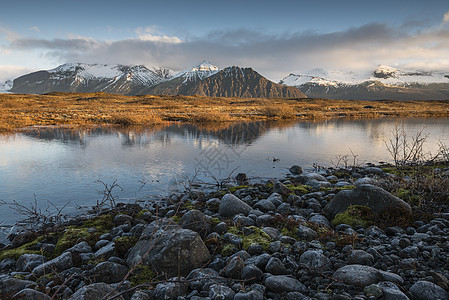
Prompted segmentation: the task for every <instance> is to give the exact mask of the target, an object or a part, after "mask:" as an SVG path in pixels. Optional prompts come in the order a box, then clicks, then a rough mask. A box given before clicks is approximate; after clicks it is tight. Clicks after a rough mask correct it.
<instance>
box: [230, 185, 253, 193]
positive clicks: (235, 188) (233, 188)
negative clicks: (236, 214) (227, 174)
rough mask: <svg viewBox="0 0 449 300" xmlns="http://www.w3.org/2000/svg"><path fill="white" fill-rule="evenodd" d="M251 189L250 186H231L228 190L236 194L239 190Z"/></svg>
mask: <svg viewBox="0 0 449 300" xmlns="http://www.w3.org/2000/svg"><path fill="white" fill-rule="evenodd" d="M249 187H250V186H249V185H239V186H231V187H229V188H228V191H229V192H231V193H233V194H234V193H235V191H237V190H241V189H246V188H249Z"/></svg>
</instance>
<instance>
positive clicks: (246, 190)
mask: <svg viewBox="0 0 449 300" xmlns="http://www.w3.org/2000/svg"><path fill="white" fill-rule="evenodd" d="M416 168H418V166H410V168H403V169H402V168H401V169H400V170H399V169H395V168H394V167H392V166H391V165H378V166H374V165H372V164H367V166H363V167H359V166H358V167H350V168H341V169H332V168H326V169H322V170H317V172H307V173H305V172H303V171H302V168H301V167H299V166H293V167H291V168H290V173H291V174H289V175H288V176H287V177H285V178H280V179H273V180H269V181H267V182H257V183H251V181H248V179H247V178H246V176H245V175H243V174H239V175H237V176H236V177H235V178H233V180H232V182H229V185H228V186H226V187H222V189H221V190H219V191H217V192H213V193H206V192H204V191H203V190H202V189H201V187H193V185H192V186H190V187H189V188H188V189H186V191H185V192H182V193H179V194H175V195H172V196H170V197H167V198H166V199H165V200H166V205H165V206H162V205H161V206H157V205H148V206H146V207H141V206H139V205H136V204H120V205H117V207H116V208H115V209H112V210H111V209H109V208H107V207H105V208H106V209H105V210H104V211H102V212H101V213H97V214H95V215H91V216H90V217H86V216H78V217H77V218H74V219H71V220H70V221H69V222H68V223H67V224H65V225H64V226H61V227H58V226H56V225H53V226H48V225H46V229H45V230H44V231H42V232H41V233H40V234H39V233H38V234H37V235H32V234H29V233H28V234H27V233H25V232H24V233H18V234H17V235H16V236H14V239H13V243H16V246H17V247H16V248H11V247H10V248H9V249H2V250H1V251H0V256H1V257H2V259H3V260H0V266H1V268H3V269H1V270H0V273H2V274H4V275H5V276H6V277H1V276H0V286H2V283H3V282H4V281H5V280H6V279H5V278H13V279H8V280H13V281H14V282H15V283H17V284H19V283H22V282H27V284H31V283H32V282H35V283H34V286H35V288H34V289H33V292H32V293H35V294H36V293H40V292H42V291H44V290H45V289H43V288H44V287H45V285H47V286H49V287H50V290H49V291H51V292H50V294H49V295H51V296H52V295H54V294H58V295H59V296H61V297H63V298H64V299H65V297H67V298H68V297H70V296H75V295H77V294H76V293H81V291H84V290H88V289H98V287H99V285H101V286H102V287H103V288H104V289H105V290H107V293H111V295H112V294H113V293H122V296H126V295H128V296H126V297H125V298H126V299H128V298H127V297H130V295H132V294H134V293H143V294H145V295H148V296H152V297H155V298H156V299H158V298H160V297H168V298H170V299H176V297H178V296H182V297H185V298H186V299H191V298H192V296H194V295H195V296H197V297H200V296H201V297H204V296H206V297H207V296H209V297H212V296H213V295H216V293H226V295H228V296H226V297H228V298H229V299H245V298H244V297H250V296H251V295H253V296H251V297H256V296H257V298H255V299H263V297H266V298H272V299H281V297H290V298H291V297H293V298H295V297H296V298H295V299H300V298H297V297H310V298H316V299H327V298H325V296H326V297H331V296H332V295H333V296H332V297H340V298H341V297H346V298H348V299H349V298H354V297H358V298H359V299H371V298H370V297H372V296H373V295H380V296H379V297H382V295H383V296H384V297H387V296H388V295H392V294H396V295H397V294H398V293H401V296H402V297H409V298H410V299H411V298H413V297H418V298H419V297H420V295H421V294H419V293H420V291H421V293H424V294H425V293H427V294H428V293H430V291H434V292H435V291H436V292H438V293H439V294H438V297H446V296H447V295H448V291H449V285H448V284H447V282H449V281H448V278H449V272H448V270H449V260H448V259H447V258H449V198H446V197H449V192H448V190H447V187H448V185H447V183H449V164H448V163H447V162H442V163H441V164H438V165H431V166H427V165H425V164H423V165H422V166H419V168H421V169H419V170H420V172H419V174H421V175H423V174H433V176H434V177H433V178H434V179H433V180H434V181H435V182H434V183H432V184H435V185H436V186H439V187H441V188H442V189H441V190H438V191H435V194H419V193H417V192H418V191H420V190H421V188H424V187H425V186H424V185H427V184H430V183H429V182H427V181H422V179H421V177H422V176H419V175H413V174H416V172H415V171H416V170H417V169H416ZM398 172H400V174H399V173H398ZM415 176H416V177H415ZM426 176H427V175H426ZM407 178H408V179H407ZM445 187H446V189H444V188H445ZM428 193H430V192H428ZM441 193H442V194H441ZM357 194H360V195H361V196H362V198H363V199H365V198H366V196H367V195H372V197H374V198H373V199H374V200H375V201H374V202H373V203H365V204H366V205H362V206H360V207H358V206H357V205H355V206H350V207H349V208H348V209H346V210H345V211H342V213H341V214H340V213H337V214H334V213H332V212H331V210H332V205H331V203H335V202H336V201H337V200H336V199H338V198H342V197H343V198H344V197H346V196H350V195H351V196H350V197H354V199H355V200H354V201H355V202H354V203H356V201H359V200H357V199H356V198H357V197H358V196H357ZM337 195H339V196H337ZM345 195H346V196H345ZM438 195H442V198H441V199H440V198H437V197H438ZM379 197H381V198H382V199H385V201H387V202H383V204H382V205H386V203H389V202H390V201H392V202H391V203H393V202H397V201H399V200H398V199H401V200H400V201H402V202H400V203H408V204H406V205H405V204H401V205H404V206H403V207H404V208H403V209H405V210H402V208H401V209H399V210H398V211H397V213H395V212H394V211H395V209H391V210H389V211H385V210H382V212H376V203H375V202H378V200H377V199H380V198H379ZM398 197H399V198H398ZM368 198H369V197H368ZM340 200H341V199H340ZM340 200H338V201H340ZM338 201H337V202H338ZM409 208H410V209H411V210H412V214H411V215H409V213H408V212H407V210H408V209H409ZM332 215H334V217H332ZM44 228H45V227H44ZM44 233H45V234H44ZM156 234H157V236H158V238H156V237H155V236H156ZM160 239H162V240H160ZM187 240H188V241H189V242H186V241H187ZM183 241H184V242H183ZM159 242H160V243H162V244H164V245H169V246H166V247H165V248H163V249H166V250H167V251H168V252H163V251H165V250H161V251H162V252H159V250H156V248H157V247H155V245H157V244H158V243H159ZM177 242H179V243H180V244H176V243H177ZM165 243H166V244H165ZM181 245H182V246H181ZM142 247H143V248H142ZM146 247H150V248H146ZM152 247H155V248H152ZM171 247H175V248H176V247H181V248H182V253H183V254H176V253H177V252H176V253H175V256H172V255H173V254H170V253H171V252H170V249H171ZM192 247H193V248H192ZM19 249H20V251H22V252H20V251H19V252H17V251H18V250H19ZM38 249H41V250H38ZM42 249H44V250H42ZM141 249H150V250H151V249H153V250H151V251H150V250H149V251H150V255H148V258H145V257H146V256H145V253H144V252H145V251H146V250H145V251H144V252H142V250H141ZM157 249H159V248H157ZM194 249H195V250H194ZM432 249H434V250H432ZM7 251H10V252H7ZM152 251H155V252H154V253H153V252H152ZM27 252H30V253H33V254H29V255H35V256H33V257H39V258H38V259H42V258H41V254H44V255H45V256H47V259H48V260H49V261H48V262H47V263H46V264H47V266H46V265H45V264H44V265H43V266H42V263H39V262H38V263H37V265H36V266H34V265H33V267H32V268H31V267H29V269H26V268H25V269H20V267H18V266H22V264H19V263H18V261H21V259H20V257H21V256H20V255H22V254H23V253H27ZM5 253H10V254H9V255H13V257H14V258H13V260H11V258H7V257H8V255H5ZM19 253H20V255H19ZM177 255H182V257H181V258H179V257H177ZM152 256H154V257H158V259H157V260H160V261H162V262H163V263H160V262H158V261H157V260H156V261H155V260H152V259H151V257H152ZM30 257H31V256H30ZM137 257H144V259H143V261H140V262H139V259H137ZM62 258H64V259H69V258H70V259H71V261H72V263H71V266H72V267H67V265H61V263H60V261H61V260H62ZM8 259H9V260H8ZM30 259H31V258H30ZM136 259H137V260H136ZM179 259H181V260H180V261H179ZM5 260H6V261H5ZM16 260H17V262H16ZM22 260H23V258H22ZM172 260H175V261H178V263H175V264H174V265H172V264H171V263H170V262H171V261H172ZM13 261H14V263H13ZM31 261H32V259H31ZM134 263H137V265H134ZM34 264H36V262H34ZM8 266H9V267H8ZM50 266H51V267H52V268H53V269H55V270H57V272H56V273H54V275H52V277H51V278H52V280H50V281H49V280H44V279H43V277H42V276H41V274H42V273H41V272H42V268H45V267H47V268H48V267H50ZM11 270H12V271H11ZM69 270H70V271H69ZM11 272H12V273H11ZM127 272H131V273H130V274H131V275H130V276H129V277H126V278H124V276H125V274H126V273H127ZM204 272H205V273H204ZM348 272H349V273H348ZM416 272H418V273H416ZM8 274H9V275H8ZM11 274H12V275H11ZM105 274H107V275H105ZM158 274H165V275H164V277H159V276H160V275H158ZM369 274H376V276H374V277H373V276H371V275H369ZM416 274H419V276H418V277H417V276H416ZM434 274H437V275H434ZM8 276H10V277H8ZM11 276H12V277H11ZM165 276H167V277H165ZM180 276H183V277H180ZM58 278H59V279H58ZM111 278H113V279H111ZM166 278H171V279H169V280H167V279H166ZM56 279H57V280H56ZM65 281H67V283H66V284H65V285H63V290H64V291H65V292H64V293H65V294H64V293H63V292H61V291H60V290H59V288H60V285H59V286H58V285H57V282H65ZM92 282H96V283H94V284H93V285H92V284H90V283H92ZM192 282H201V283H198V284H193V285H192V284H191V283H192ZM396 285H398V286H400V287H401V289H397V288H396V289H395V288H394V286H396ZM3 286H4V285H3ZM214 286H216V287H218V288H219V291H220V292H218V291H217V290H216V289H215V288H214ZM4 292H5V290H2V289H0V294H2V293H3V295H5V294H4ZM16 292H23V291H22V290H20V291H16ZM30 293H31V292H30ZM105 293H106V292H105ZM238 294H240V297H243V298H235V297H238V296H237V295H238ZM64 295H65V296H64ZM104 295H105V294H102V296H104ZM231 295H232V297H231ZM254 295H255V296H254ZM441 295H442V296H441ZM323 297H324V298H323ZM212 298H213V297H212ZM293 298H292V299H293ZM346 298H345V299H346ZM226 299H227V298H226ZM305 299H306V298H305ZM404 299H405V298H404Z"/></svg>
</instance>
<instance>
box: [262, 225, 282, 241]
mask: <svg viewBox="0 0 449 300" xmlns="http://www.w3.org/2000/svg"><path fill="white" fill-rule="evenodd" d="M262 230H263V232H265V233H266V234H268V236H269V237H270V238H271V239H272V240H274V241H275V240H278V239H279V238H280V237H281V232H280V231H279V230H277V229H276V228H273V227H264V228H263V229H262Z"/></svg>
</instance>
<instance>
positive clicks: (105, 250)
mask: <svg viewBox="0 0 449 300" xmlns="http://www.w3.org/2000/svg"><path fill="white" fill-rule="evenodd" d="M94 256H95V258H103V259H108V258H109V257H112V256H117V252H116V251H115V243H114V242H109V243H107V244H106V245H105V246H103V247H101V248H100V249H98V250H97V252H95V254H94Z"/></svg>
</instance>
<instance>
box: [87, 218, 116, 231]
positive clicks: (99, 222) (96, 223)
mask: <svg viewBox="0 0 449 300" xmlns="http://www.w3.org/2000/svg"><path fill="white" fill-rule="evenodd" d="M91 227H95V228H96V229H97V232H98V233H100V234H103V233H106V232H109V231H110V230H111V229H112V228H113V227H114V216H113V215H101V216H98V217H95V218H92V219H90V220H87V221H85V222H84V223H83V225H82V226H81V228H86V229H87V228H91Z"/></svg>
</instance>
